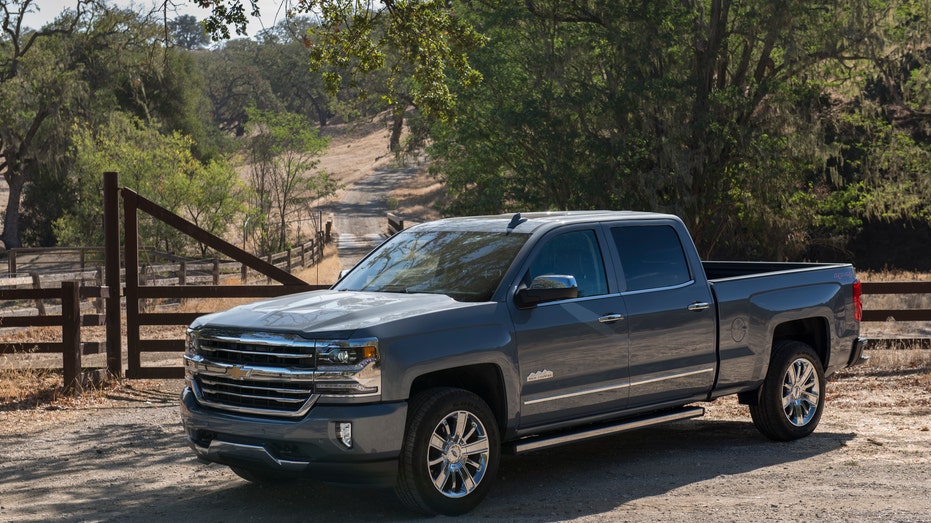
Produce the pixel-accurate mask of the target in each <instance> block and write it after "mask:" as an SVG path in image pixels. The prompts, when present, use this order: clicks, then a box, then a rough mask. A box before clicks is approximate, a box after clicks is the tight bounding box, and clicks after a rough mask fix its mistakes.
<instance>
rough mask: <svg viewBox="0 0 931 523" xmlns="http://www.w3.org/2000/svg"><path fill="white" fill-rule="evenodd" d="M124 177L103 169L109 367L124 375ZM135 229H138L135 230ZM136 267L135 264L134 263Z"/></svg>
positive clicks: (109, 370) (116, 373) (112, 373)
mask: <svg viewBox="0 0 931 523" xmlns="http://www.w3.org/2000/svg"><path fill="white" fill-rule="evenodd" d="M119 191H120V177H119V175H118V174H117V173H115V172H105V173H103V238H104V240H103V253H104V267H106V269H107V289H109V292H110V296H109V297H108V298H107V371H108V372H109V373H110V375H111V376H116V377H120V376H122V375H123V342H122V327H121V326H120V315H121V312H120V289H121V287H120V206H119V204H120V193H119ZM134 233H135V231H134ZM133 270H135V267H133Z"/></svg>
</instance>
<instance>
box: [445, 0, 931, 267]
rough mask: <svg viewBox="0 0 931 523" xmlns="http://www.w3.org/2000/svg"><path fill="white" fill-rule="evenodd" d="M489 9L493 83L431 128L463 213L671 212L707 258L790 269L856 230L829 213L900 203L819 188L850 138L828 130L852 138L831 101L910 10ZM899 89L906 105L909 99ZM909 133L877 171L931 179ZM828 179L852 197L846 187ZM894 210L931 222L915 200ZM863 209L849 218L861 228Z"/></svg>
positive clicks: (878, 159) (864, 69)
mask: <svg viewBox="0 0 931 523" xmlns="http://www.w3.org/2000/svg"><path fill="white" fill-rule="evenodd" d="M481 5H482V6H484V7H485V8H484V9H482V8H473V9H470V10H469V11H468V13H469V16H470V18H469V20H468V22H469V23H471V24H473V25H474V26H475V27H476V28H477V29H478V30H479V31H480V32H481V33H482V34H485V35H487V36H488V37H489V39H490V43H489V45H488V46H487V47H486V48H485V49H483V50H480V51H477V52H475V53H473V54H472V55H471V61H472V63H473V64H474V66H475V67H476V69H477V70H478V71H479V72H480V73H481V74H482V75H483V77H484V78H485V83H484V84H483V85H482V86H480V87H478V88H475V89H472V90H470V91H463V92H460V93H457V94H458V96H459V97H460V103H459V106H458V107H459V115H460V117H459V119H458V120H457V121H455V122H453V123H440V124H434V126H433V127H432V130H431V133H432V138H433V145H432V147H431V149H430V150H431V152H432V153H433V155H434V157H435V158H436V159H437V162H436V163H435V164H434V166H433V169H434V172H435V173H436V174H437V175H439V176H440V177H441V178H443V179H444V180H446V182H447V184H448V187H449V193H450V196H451V202H450V204H449V206H448V207H447V209H446V212H448V213H451V214H463V213H471V212H501V211H511V210H520V209H548V208H560V209H563V208H602V207H603V208H635V209H648V210H656V211H665V212H673V213H676V214H679V215H681V216H683V218H685V220H686V221H687V223H688V224H689V227H690V229H691V231H692V232H693V235H694V236H695V239H696V242H697V243H698V244H699V246H700V248H701V249H702V251H703V254H705V255H707V256H717V257H723V256H727V257H730V256H744V257H752V258H770V259H771V258H777V259H780V258H786V257H798V256H800V255H802V254H803V253H804V251H805V249H806V247H807V245H808V244H809V242H811V241H813V240H815V239H816V238H813V235H816V234H821V233H825V234H828V235H833V234H836V233H837V232H839V231H828V232H825V231H823V230H819V227H820V228H822V229H823V228H824V227H826V226H827V225H828V224H835V225H839V224H842V223H849V221H850V220H846V221H845V219H844V217H834V218H833V219H832V218H829V217H828V216H827V215H822V214H819V212H824V213H826V212H829V209H831V207H832V205H833V206H835V207H836V206H837V205H839V203H838V202H840V201H857V202H861V203H862V209H863V210H864V212H874V211H869V209H872V208H876V209H878V208H880V207H882V204H880V203H879V202H880V201H882V202H886V203H887V204H888V203H892V202H893V200H892V199H890V198H889V197H887V196H886V195H884V194H883V193H884V191H885V189H883V187H888V185H870V184H866V185H864V186H862V188H863V190H864V191H865V194H862V195H857V193H851V194H849V195H846V196H844V197H840V198H839V199H833V198H825V199H816V202H823V205H816V206H814V207H809V206H806V202H807V201H808V199H807V198H806V192H807V191H808V190H809V187H811V186H815V185H817V186H819V187H823V186H824V185H823V184H824V183H825V182H827V181H828V180H829V179H830V176H829V174H830V173H831V172H832V169H836V167H837V165H838V163H839V162H840V163H843V162H844V152H845V150H844V147H845V146H844V142H843V141H842V140H837V139H833V138H835V137H833V136H830V134H831V133H832V132H834V131H836V130H837V129H838V126H837V125H836V124H835V123H834V122H835V119H836V118H837V113H836V112H834V111H833V109H834V108H835V107H836V106H837V102H835V101H833V100H834V97H835V96H840V94H841V93H844V94H845V95H847V96H856V95H857V94H858V88H859V87H860V86H862V85H863V83H862V79H863V77H864V75H865V74H867V75H868V74H869V73H868V72H869V70H870V62H869V61H868V60H867V59H866V58H865V57H867V56H872V55H875V56H877V57H879V56H888V53H887V54H883V52H885V51H881V50H879V49H877V46H878V45H879V44H881V43H882V42H883V41H884V40H883V39H884V38H885V37H884V36H883V31H885V30H886V29H887V28H888V26H887V25H886V24H888V23H889V17H888V14H889V13H890V11H891V10H892V8H893V6H895V5H902V4H899V3H897V2H881V3H879V4H875V5H874V4H870V5H867V4H866V3H865V2H860V1H858V0H851V1H847V2H843V3H839V4H835V5H830V6H829V5H825V4H823V3H819V2H810V1H792V2H788V3H781V4H778V5H777V4H773V3H771V2H763V1H756V2H731V1H726V0H720V1H718V0H714V1H699V2H674V1H657V2H649V3H641V2H615V1H610V2H609V1H603V2H589V3H585V4H578V3H567V2H560V1H546V0H538V1H533V2H517V1H513V2H508V1H500V2H495V3H492V4H481ZM912 15H914V13H912ZM923 20H924V21H925V22H927V18H926V17H925V18H924V19H923ZM916 21H917V20H913V21H912V23H914V22H916ZM893 25H894V24H893ZM919 26H920V27H923V29H921V30H915V27H914V26H913V27H912V29H913V30H910V31H909V34H910V35H911V37H912V38H920V39H921V41H923V42H928V43H931V34H929V31H928V27H929V25H928V24H927V23H925V24H924V25H920V24H919ZM851 71H856V74H853V73H851ZM920 71H923V69H920V70H919V73H918V75H917V76H918V77H920ZM915 76H916V75H912V74H909V75H904V74H901V75H900V77H901V78H903V79H905V78H908V79H909V82H908V84H907V85H908V86H910V87H911V88H912V89H919V90H920V89H926V84H920V83H919V82H914V81H911V79H912V78H913V77H915ZM903 81H904V80H903ZM884 85H885V84H884ZM900 92H901V93H903V96H902V98H903V99H904V98H905V96H904V94H905V93H911V92H912V91H909V90H908V89H907V88H904V87H903V88H902V89H901V90H900ZM922 92H924V91H922ZM909 99H910V100H919V99H920V96H916V95H910V97H909ZM904 105H907V104H903V106H904ZM924 107H926V106H924ZM851 109H853V110H855V111H856V110H861V109H862V107H861V108H860V109H857V108H851ZM925 136H927V134H925ZM904 137H905V135H904V134H895V137H894V138H893V136H892V135H890V136H887V137H885V138H884V137H881V136H880V135H876V134H874V135H872V136H871V137H869V142H870V144H873V145H876V146H880V147H887V148H888V149H887V150H888V151H890V154H889V155H888V156H887V157H886V158H885V159H883V158H884V156H883V155H882V154H881V152H880V149H879V148H878V147H876V148H873V147H870V149H869V150H867V151H863V153H864V154H866V155H869V156H870V158H871V164H872V166H869V165H866V164H863V165H862V167H864V168H867V169H871V170H876V169H879V170H882V171H884V172H892V171H895V172H899V173H903V172H906V171H911V172H917V173H921V172H923V170H922V169H920V168H919V167H918V165H919V164H920V163H921V161H922V160H921V155H919V154H918V150H920V149H921V148H922V147H924V148H925V150H927V140H926V139H925V142H924V144H920V145H919V144H915V146H914V147H912V145H910V144H907V143H905V142H904V141H903V138H904ZM880 144H882V145H880ZM905 151H911V152H909V153H907V154H905V155H904V156H903V152H905ZM909 158H914V160H909ZM880 164H885V165H886V166H885V167H881V166H880ZM863 174H865V173H861V175H863ZM885 179H888V176H886V178H885ZM909 179H910V180H911V178H910V177H909ZM827 183H829V186H830V188H831V190H832V191H841V192H844V191H847V190H848V189H846V188H845V185H844V183H845V182H844V181H843V180H831V181H830V182H827ZM897 187H898V188H897V189H896V190H897V191H899V194H903V192H902V191H905V190H906V189H907V190H908V191H911V193H912V194H916V195H917V194H922V193H921V191H923V190H924V189H923V188H920V184H919V183H918V182H917V181H915V180H912V181H911V184H910V185H909V184H903V185H898V186H897ZM853 190H854V189H852V188H851V189H850V191H853ZM904 194H909V193H904ZM923 194H928V193H923ZM888 196H891V193H889V194H888ZM905 201H912V200H911V199H909V198H906V199H905ZM925 201H927V197H926V198H925ZM896 204H897V205H898V206H899V208H900V210H901V211H902V212H904V214H907V215H909V216H920V215H921V213H920V211H918V210H917V207H916V206H915V205H904V202H901V201H899V202H896ZM855 212H856V210H855V209H848V210H847V218H853V221H854V222H855V221H856V217H855V216H854V213H855ZM875 212H877V213H878V212H879V211H875ZM877 215H880V214H877ZM885 215H886V216H891V215H890V214H889V213H888V212H886V214H885Z"/></svg>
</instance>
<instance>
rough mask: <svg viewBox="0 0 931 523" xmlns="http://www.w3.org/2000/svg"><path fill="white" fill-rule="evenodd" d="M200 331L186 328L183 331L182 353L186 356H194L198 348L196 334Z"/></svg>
mask: <svg viewBox="0 0 931 523" xmlns="http://www.w3.org/2000/svg"><path fill="white" fill-rule="evenodd" d="M199 332H200V331H198V330H195V329H191V328H188V329H187V330H186V331H185V332H184V354H185V355H187V356H196V355H197V349H198V348H199V341H198V339H197V335H198V334H199Z"/></svg>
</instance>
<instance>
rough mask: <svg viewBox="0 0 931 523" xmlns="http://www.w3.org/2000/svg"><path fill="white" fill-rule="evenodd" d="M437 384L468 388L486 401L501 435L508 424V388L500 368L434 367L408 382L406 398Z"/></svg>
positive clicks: (477, 365) (492, 366)
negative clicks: (434, 368)
mask: <svg viewBox="0 0 931 523" xmlns="http://www.w3.org/2000/svg"><path fill="white" fill-rule="evenodd" d="M438 387H455V388H458V389H463V390H467V391H469V392H471V393H473V394H475V395H476V396H478V397H479V398H481V399H482V401H484V402H485V404H487V405H488V407H489V408H490V409H491V411H492V413H494V416H495V422H497V424H498V430H499V432H500V433H501V434H502V435H503V434H504V433H505V429H506V427H507V390H506V388H505V385H504V375H503V373H502V371H501V369H500V368H499V367H498V366H497V365H494V364H491V363H479V364H475V365H467V366H463V367H453V368H449V369H443V370H437V371H433V372H430V373H427V374H423V375H421V376H418V377H417V378H415V379H414V381H413V382H412V383H411V387H410V391H409V395H408V397H409V398H413V397H414V396H416V395H417V394H419V393H421V392H423V391H425V390H429V389H433V388H438Z"/></svg>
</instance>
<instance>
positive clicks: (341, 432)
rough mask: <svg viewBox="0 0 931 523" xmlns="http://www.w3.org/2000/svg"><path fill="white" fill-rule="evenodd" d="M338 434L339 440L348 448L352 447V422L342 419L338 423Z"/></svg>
mask: <svg viewBox="0 0 931 523" xmlns="http://www.w3.org/2000/svg"><path fill="white" fill-rule="evenodd" d="M336 434H337V436H339V441H340V442H341V443H342V444H343V445H346V448H347V449H351V448H352V423H350V422H344V421H341V422H339V423H337V424H336Z"/></svg>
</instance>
